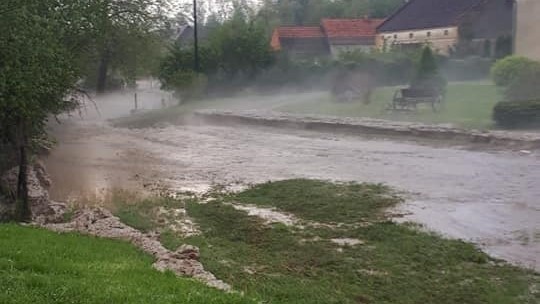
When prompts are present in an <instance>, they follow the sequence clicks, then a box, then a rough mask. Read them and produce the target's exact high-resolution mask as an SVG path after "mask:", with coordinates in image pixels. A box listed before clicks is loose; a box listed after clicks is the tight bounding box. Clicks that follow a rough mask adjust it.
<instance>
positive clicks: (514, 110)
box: [493, 100, 540, 128]
mask: <svg viewBox="0 0 540 304" xmlns="http://www.w3.org/2000/svg"><path fill="white" fill-rule="evenodd" d="M493 120H494V121H495V122H496V123H497V125H499V126H501V127H507V128H515V127H538V126H540V100H529V101H501V102H499V103H497V105H495V107H494V108H493Z"/></svg>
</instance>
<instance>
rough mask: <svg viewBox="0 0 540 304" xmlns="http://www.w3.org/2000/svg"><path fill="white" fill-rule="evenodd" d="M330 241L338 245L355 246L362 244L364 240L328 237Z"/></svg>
mask: <svg viewBox="0 0 540 304" xmlns="http://www.w3.org/2000/svg"><path fill="white" fill-rule="evenodd" d="M330 241H331V242H332V243H334V244H336V245H338V246H356V245H362V244H364V241H362V240H359V239H351V238H339V239H330Z"/></svg>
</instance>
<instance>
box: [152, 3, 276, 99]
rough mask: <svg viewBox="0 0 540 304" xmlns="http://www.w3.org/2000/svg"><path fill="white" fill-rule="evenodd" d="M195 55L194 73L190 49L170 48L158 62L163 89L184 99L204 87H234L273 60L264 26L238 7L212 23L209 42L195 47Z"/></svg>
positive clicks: (249, 78)
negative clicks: (220, 19)
mask: <svg viewBox="0 0 540 304" xmlns="http://www.w3.org/2000/svg"><path fill="white" fill-rule="evenodd" d="M199 58H200V66H199V71H198V73H196V72H195V71H194V69H195V68H194V54H193V50H192V49H191V48H183V47H182V46H181V45H179V44H177V45H174V46H173V47H171V48H170V49H169V53H168V54H167V55H166V56H165V58H163V60H162V62H161V65H160V71H159V78H160V80H161V81H162V83H163V88H164V89H168V90H175V91H176V92H177V93H178V94H179V95H181V96H184V97H186V98H193V97H197V96H200V94H202V93H203V92H204V91H205V89H207V86H208V90H216V89H223V88H227V89H231V88H233V89H234V88H236V87H238V84H242V85H246V84H249V83H252V82H253V81H254V80H255V79H256V77H257V76H258V75H260V74H261V73H263V72H264V71H265V70H266V69H267V68H269V67H270V66H271V64H272V63H273V62H274V54H273V53H272V52H271V50H270V45H269V39H268V36H267V35H266V34H265V30H264V28H263V27H262V26H261V24H260V23H258V22H255V21H254V20H252V19H251V18H250V17H249V16H247V15H246V14H245V13H244V11H243V10H240V9H239V10H236V11H235V13H234V15H233V17H232V18H231V19H229V20H226V21H224V22H223V23H222V24H220V25H219V26H216V28H215V29H214V30H213V31H212V32H211V34H210V37H209V41H208V42H207V43H205V44H202V45H201V46H200V47H199Z"/></svg>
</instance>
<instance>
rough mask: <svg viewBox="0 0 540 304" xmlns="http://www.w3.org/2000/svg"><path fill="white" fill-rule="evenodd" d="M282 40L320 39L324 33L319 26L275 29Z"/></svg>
mask: <svg viewBox="0 0 540 304" xmlns="http://www.w3.org/2000/svg"><path fill="white" fill-rule="evenodd" d="M275 31H277V34H278V35H279V37H281V38H320V37H324V33H323V31H322V29H321V28H320V27H319V26H282V27H278V28H276V29H275Z"/></svg>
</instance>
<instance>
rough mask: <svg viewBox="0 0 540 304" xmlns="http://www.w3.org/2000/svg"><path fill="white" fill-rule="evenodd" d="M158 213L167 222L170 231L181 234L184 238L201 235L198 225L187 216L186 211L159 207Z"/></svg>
mask: <svg viewBox="0 0 540 304" xmlns="http://www.w3.org/2000/svg"><path fill="white" fill-rule="evenodd" d="M157 213H158V217H159V218H161V219H163V220H164V221H165V223H166V225H167V226H168V227H169V229H171V230H172V231H174V232H176V233H179V234H181V235H182V237H184V238H186V237H190V236H195V235H200V234H201V231H200V230H199V228H198V227H197V224H195V222H194V221H193V220H192V219H191V218H190V217H189V216H188V215H187V213H186V209H183V208H175V209H167V208H164V207H159V209H158V212H157Z"/></svg>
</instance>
